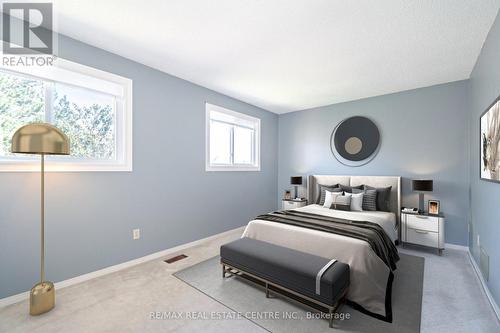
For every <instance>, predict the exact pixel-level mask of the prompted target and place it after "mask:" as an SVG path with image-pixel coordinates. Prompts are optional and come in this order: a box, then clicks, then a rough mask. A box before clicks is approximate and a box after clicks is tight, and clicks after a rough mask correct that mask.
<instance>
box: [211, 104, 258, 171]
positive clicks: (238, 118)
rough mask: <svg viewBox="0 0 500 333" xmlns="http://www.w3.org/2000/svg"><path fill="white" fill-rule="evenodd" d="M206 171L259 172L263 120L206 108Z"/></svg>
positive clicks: (217, 107)
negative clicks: (261, 122) (261, 121)
mask: <svg viewBox="0 0 500 333" xmlns="http://www.w3.org/2000/svg"><path fill="white" fill-rule="evenodd" d="M206 135H207V138H206V144H207V147H206V171H259V170H260V119H258V118H254V117H250V116H247V115H245V114H242V113H238V112H234V111H231V110H228V109H225V108H222V107H220V106H216V105H212V104H208V103H207V104H206Z"/></svg>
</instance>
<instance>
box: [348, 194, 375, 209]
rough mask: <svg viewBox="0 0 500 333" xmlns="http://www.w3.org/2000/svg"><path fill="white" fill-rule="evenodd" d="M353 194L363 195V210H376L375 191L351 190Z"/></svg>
mask: <svg viewBox="0 0 500 333" xmlns="http://www.w3.org/2000/svg"><path fill="white" fill-rule="evenodd" d="M352 193H353V194H357V193H364V195H363V210H367V211H376V210H377V190H358V189H353V190H352Z"/></svg>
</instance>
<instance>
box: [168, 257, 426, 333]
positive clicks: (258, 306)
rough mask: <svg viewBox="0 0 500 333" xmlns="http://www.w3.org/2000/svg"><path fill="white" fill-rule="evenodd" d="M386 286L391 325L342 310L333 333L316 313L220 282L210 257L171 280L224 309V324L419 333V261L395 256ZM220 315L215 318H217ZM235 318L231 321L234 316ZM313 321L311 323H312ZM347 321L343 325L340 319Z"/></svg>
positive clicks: (241, 284)
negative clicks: (388, 287)
mask: <svg viewBox="0 0 500 333" xmlns="http://www.w3.org/2000/svg"><path fill="white" fill-rule="evenodd" d="M399 255H400V257H401V260H400V261H399V262H398V264H397V265H398V269H397V270H396V271H395V272H394V282H393V285H392V311H393V322H392V323H386V322H383V321H381V320H377V319H375V318H372V317H370V316H367V315H365V314H363V313H361V312H359V311H357V310H355V309H353V308H351V307H349V306H347V305H343V306H342V307H341V308H340V309H339V310H338V314H339V315H340V316H343V318H344V320H335V321H334V328H335V331H333V330H332V329H331V328H329V327H328V320H327V319H318V316H319V315H320V313H319V312H318V311H314V310H313V309H311V308H309V307H306V306H304V305H302V304H300V303H297V302H295V301H291V300H289V299H286V298H284V297H282V296H280V295H278V294H276V293H272V297H271V298H266V297H265V294H264V288H263V287H262V286H260V285H257V284H255V283H253V282H250V281H247V280H246V279H243V278H240V277H230V278H228V277H226V278H225V279H223V278H222V268H221V265H220V263H219V257H218V256H217V257H214V258H211V259H208V260H206V261H203V262H201V263H199V264H196V265H194V266H191V267H188V268H186V269H184V270H182V271H179V272H177V273H175V274H174V276H176V277H177V278H179V279H180V280H182V281H184V282H186V283H187V284H189V285H190V286H192V287H194V288H196V289H198V290H199V291H201V292H202V293H204V294H206V295H207V296H209V297H211V298H213V299H214V300H216V301H218V302H219V303H221V304H223V305H225V306H226V307H227V308H228V313H229V314H223V316H225V317H224V318H225V319H229V320H245V319H243V318H242V317H241V316H245V317H246V318H247V319H248V320H251V321H252V322H254V323H255V324H256V325H258V326H260V327H262V328H264V329H266V330H268V331H270V332H330V333H331V332H398V333H402V332H420V317H421V314H422V289H423V279H424V258H422V257H416V256H411V255H406V254H402V253H400V254H399ZM220 315H221V314H216V316H220ZM238 315H239V316H240V317H237V316H238ZM312 316H314V317H312ZM347 316H349V319H345V318H347Z"/></svg>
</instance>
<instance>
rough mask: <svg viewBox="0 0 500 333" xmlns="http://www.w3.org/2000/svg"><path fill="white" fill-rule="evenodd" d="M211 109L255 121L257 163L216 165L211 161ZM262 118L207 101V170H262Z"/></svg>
mask: <svg viewBox="0 0 500 333" xmlns="http://www.w3.org/2000/svg"><path fill="white" fill-rule="evenodd" d="M210 111H217V112H221V113H224V114H227V115H230V116H233V117H236V118H242V119H246V120H248V121H251V122H253V123H255V128H254V130H255V136H256V137H257V139H256V140H255V148H254V150H255V151H254V154H255V164H253V165H251V164H239V165H238V164H231V165H226V164H221V165H214V164H211V163H210ZM260 135H261V133H260V119H259V118H255V117H252V116H249V115H246V114H244V113H240V112H235V111H232V110H229V109H226V108H223V107H221V106H218V105H214V104H210V103H205V171H260V140H261V138H260Z"/></svg>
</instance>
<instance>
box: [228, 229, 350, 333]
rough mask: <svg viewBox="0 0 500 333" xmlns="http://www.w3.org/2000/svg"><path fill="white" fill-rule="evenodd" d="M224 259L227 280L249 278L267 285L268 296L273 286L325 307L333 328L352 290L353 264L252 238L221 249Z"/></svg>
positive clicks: (280, 291)
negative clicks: (227, 275) (334, 316)
mask: <svg viewBox="0 0 500 333" xmlns="http://www.w3.org/2000/svg"><path fill="white" fill-rule="evenodd" d="M220 256H221V264H222V277H223V278H225V277H226V274H229V275H241V276H243V277H249V278H251V279H254V280H257V281H258V282H261V284H263V285H264V286H265V288H266V297H269V292H270V288H271V287H272V288H273V289H272V290H273V291H275V292H278V293H280V294H281V295H284V296H286V297H289V298H293V299H294V300H297V299H296V298H297V297H298V298H299V299H301V300H303V301H305V302H303V303H305V304H306V305H308V304H307V302H310V303H314V304H316V305H319V306H321V307H324V308H326V309H328V313H329V325H330V327H333V314H334V312H335V311H336V310H337V309H338V307H339V305H340V304H341V303H342V301H343V300H344V298H345V295H346V294H347V290H348V287H349V265H347V264H344V263H341V262H339V261H336V260H335V259H326V258H322V257H318V256H315V255H312V254H308V253H304V252H300V251H296V250H293V249H289V248H286V247H282V246H278V245H274V244H271V243H267V242H262V241H258V240H255V239H251V238H240V239H238V240H236V241H234V242H231V243H228V244H225V245H223V246H221V249H220ZM287 294H291V295H287ZM290 296H296V297H290Z"/></svg>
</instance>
